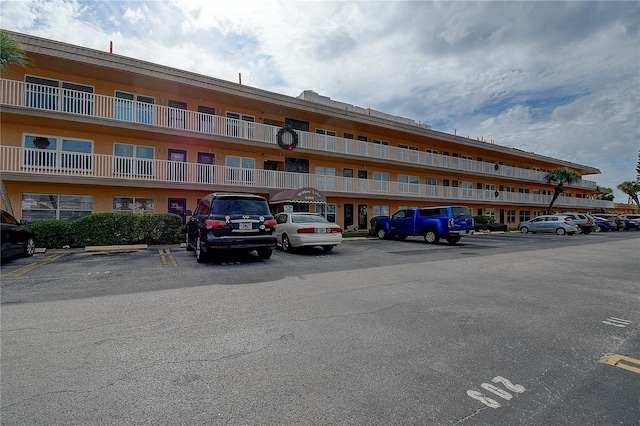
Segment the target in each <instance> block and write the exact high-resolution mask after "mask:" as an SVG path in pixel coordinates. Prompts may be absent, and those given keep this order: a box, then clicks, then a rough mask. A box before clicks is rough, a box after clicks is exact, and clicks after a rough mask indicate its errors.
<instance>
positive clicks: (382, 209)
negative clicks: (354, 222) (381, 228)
mask: <svg viewBox="0 0 640 426" xmlns="http://www.w3.org/2000/svg"><path fill="white" fill-rule="evenodd" d="M389 211H390V209H389V206H375V205H374V206H373V215H374V216H389Z"/></svg>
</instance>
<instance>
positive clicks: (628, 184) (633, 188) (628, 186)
mask: <svg viewBox="0 0 640 426" xmlns="http://www.w3.org/2000/svg"><path fill="white" fill-rule="evenodd" d="M618 189H619V190H620V191H622V192H624V193H625V194H627V195H628V196H629V197H630V198H631V199H632V200H633V201H634V202H635V203H636V205H637V206H638V209H639V210H640V200H638V193H640V182H638V181H631V180H629V181H625V182H622V183H620V184H619V185H618Z"/></svg>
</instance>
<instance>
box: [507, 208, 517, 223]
mask: <svg viewBox="0 0 640 426" xmlns="http://www.w3.org/2000/svg"><path fill="white" fill-rule="evenodd" d="M507 223H516V211H515V210H507Z"/></svg>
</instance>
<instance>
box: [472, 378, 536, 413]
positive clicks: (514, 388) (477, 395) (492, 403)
mask: <svg viewBox="0 0 640 426" xmlns="http://www.w3.org/2000/svg"><path fill="white" fill-rule="evenodd" d="M491 381H492V382H493V383H496V384H502V385H503V386H504V387H505V388H507V390H510V391H511V392H515V393H522V392H524V391H525V388H524V386H522V385H516V384H513V383H512V382H511V381H510V380H508V379H505V378H504V377H502V376H496V377H494V378H493V379H491ZM480 387H481V388H482V389H484V390H486V391H489V392H491V393H492V394H494V395H497V396H499V397H500V398H502V399H504V400H506V401H510V400H511V399H512V398H513V395H512V394H511V393H509V392H507V391H505V390H503V389H501V388H499V387H497V386H495V385H493V384H491V383H483V384H481V385H480ZM467 395H469V396H470V397H471V398H473V399H475V400H478V401H480V402H482V403H483V404H484V405H486V406H487V407H491V408H500V407H502V404H500V403H499V402H498V401H496V400H495V399H493V398H489V397H487V396H485V395H484V394H483V393H482V392H479V391H476V390H473V389H469V390H468V391H467Z"/></svg>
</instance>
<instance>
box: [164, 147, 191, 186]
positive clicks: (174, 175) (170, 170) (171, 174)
mask: <svg viewBox="0 0 640 426" xmlns="http://www.w3.org/2000/svg"><path fill="white" fill-rule="evenodd" d="M167 151H168V153H169V158H168V159H169V162H168V163H167V179H169V180H171V181H174V182H184V181H185V180H186V178H187V163H186V161H187V151H183V150H181V149H169V150H167Z"/></svg>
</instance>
